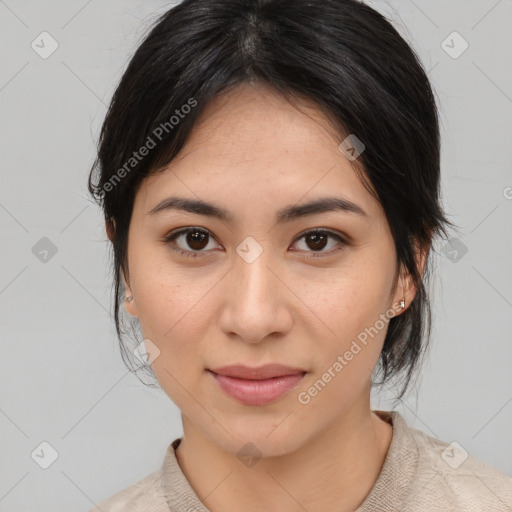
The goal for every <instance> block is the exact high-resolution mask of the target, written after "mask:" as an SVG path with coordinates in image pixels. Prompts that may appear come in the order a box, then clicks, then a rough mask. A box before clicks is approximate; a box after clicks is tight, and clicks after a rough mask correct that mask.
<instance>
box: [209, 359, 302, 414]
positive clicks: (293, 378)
mask: <svg viewBox="0 0 512 512" xmlns="http://www.w3.org/2000/svg"><path fill="white" fill-rule="evenodd" d="M208 371H209V373H210V374H211V375H212V376H213V377H214V378H215V380H216V381H217V382H218V384H219V385H220V387H221V389H222V390H223V391H224V392H225V393H226V394H227V395H229V396H231V397H232V398H234V399H236V400H238V401H239V402H241V403H243V404H245V405H265V404H268V403H271V402H274V401H276V400H278V399H279V398H281V397H282V396H283V395H285V394H286V393H288V392H289V391H290V390H291V389H293V388H294V387H295V386H296V385H297V384H298V383H299V381H300V380H301V379H302V378H303V377H304V375H305V374H306V372H305V371H304V370H298V369H296V368H290V367H286V366H283V365H266V366H263V367H260V368H248V367H246V366H240V365H239V366H229V367H223V368H217V369H215V370H208Z"/></svg>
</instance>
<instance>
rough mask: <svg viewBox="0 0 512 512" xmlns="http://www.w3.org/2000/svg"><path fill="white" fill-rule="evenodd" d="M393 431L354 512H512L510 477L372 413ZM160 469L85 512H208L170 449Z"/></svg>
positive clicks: (389, 416)
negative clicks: (375, 474)
mask: <svg viewBox="0 0 512 512" xmlns="http://www.w3.org/2000/svg"><path fill="white" fill-rule="evenodd" d="M375 412H376V413H377V414H379V416H380V417H381V418H383V419H385V420H387V421H388V422H389V423H390V424H391V425H392V426H393V437H392V440H391V444H390V446H389V450H388V453H387V455H386V459H385V460H384V464H383V466H382V469H381V472H380V474H379V476H378V478H377V481H376V482H375V484H374V486H373V487H372V489H371V491H370V493H369V494H368V495H367V496H366V498H365V500H364V502H363V503H362V504H361V506H360V507H359V508H358V509H357V511H355V512H399V511H404V512H454V511H474V512H505V511H508V512H510V511H512V478H510V477H508V476H507V475H505V474H504V473H501V472H500V471H498V470H496V469H494V468H493V467H491V466H489V465H487V464H485V463H483V462H481V461H479V460H478V459H475V458H473V457H471V456H469V457H467V454H466V452H464V451H463V450H462V449H461V448H459V447H458V446H457V445H454V444H453V443H452V444H451V445H449V444H448V443H445V442H443V441H440V440H438V439H435V438H433V437H430V436H428V435H426V434H425V433H423V432H421V431H420V430H416V429H414V428H411V427H409V426H408V425H407V424H406V423H405V421H404V419H403V417H402V416H401V415H400V414H399V413H398V412H397V411H391V412H386V411H375ZM180 441H181V438H178V439H175V440H174V441H173V442H172V443H171V444H170V445H169V448H168V449H167V453H166V455H165V459H164V463H163V465H162V467H161V468H160V469H159V470H158V471H155V472H154V473H151V474H150V475H148V476H147V477H145V478H143V479H142V480H140V481H138V482H137V483H135V484H133V485H131V486H130V487H128V488H126V489H124V490H122V491H120V492H118V493H117V494H115V495H114V496H112V497H111V498H109V499H108V500H106V501H103V502H102V503H100V504H99V505H98V506H97V508H94V509H92V510H90V511H89V512H121V511H123V512H209V510H208V508H206V507H205V505H203V503H202V502H201V500H200V499H199V498H198V496H197V495H196V494H195V492H194V490H193V489H192V487H191V486H190V484H189V482H188V480H187V479H186V477H185V475H184V473H183V472H182V470H181V468H180V466H179V464H178V462H177V459H176V455H175V452H174V450H175V449H176V448H177V447H178V445H179V443H180Z"/></svg>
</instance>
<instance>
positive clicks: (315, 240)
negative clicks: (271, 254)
mask: <svg viewBox="0 0 512 512" xmlns="http://www.w3.org/2000/svg"><path fill="white" fill-rule="evenodd" d="M212 239H213V236H212V234H211V233H210V232H209V231H207V230H205V229H203V228H199V227H191V228H186V229H180V230H178V231H174V232H171V233H169V234H168V235H167V236H166V237H164V239H163V241H164V242H165V243H167V244H170V245H171V249H172V250H173V251H176V252H177V253H178V254H181V255H182V256H187V257H192V258H196V257H199V256H207V254H205V253H206V250H208V249H212V247H210V248H209V247H208V246H209V245H210V242H211V241H212ZM302 239H304V242H305V243H304V245H305V246H306V248H305V249H304V250H305V252H311V253H312V254H310V255H308V256H306V258H318V257H323V256H330V255H331V254H333V253H336V252H338V251H340V250H342V249H343V247H344V246H346V245H348V242H347V241H346V240H345V239H344V238H343V237H342V236H340V235H339V234H337V233H336V232H334V231H331V230H329V229H314V230H311V231H307V232H306V233H303V234H302V235H300V236H299V237H298V238H297V239H296V241H295V243H297V242H299V241H300V240H302ZM329 239H331V240H335V241H336V242H337V245H338V246H337V247H335V248H334V250H330V251H323V249H325V247H327V246H328V245H329V243H328V240H329ZM180 245H181V247H180ZM334 246H336V244H334ZM308 248H309V249H312V250H311V251H309V250H308Z"/></svg>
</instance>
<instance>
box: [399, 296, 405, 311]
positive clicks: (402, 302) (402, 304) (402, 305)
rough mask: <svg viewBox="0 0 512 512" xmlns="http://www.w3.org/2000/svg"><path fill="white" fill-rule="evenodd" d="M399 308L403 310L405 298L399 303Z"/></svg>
mask: <svg viewBox="0 0 512 512" xmlns="http://www.w3.org/2000/svg"><path fill="white" fill-rule="evenodd" d="M400 307H401V308H402V309H404V308H405V297H404V298H403V299H402V300H401V301H400Z"/></svg>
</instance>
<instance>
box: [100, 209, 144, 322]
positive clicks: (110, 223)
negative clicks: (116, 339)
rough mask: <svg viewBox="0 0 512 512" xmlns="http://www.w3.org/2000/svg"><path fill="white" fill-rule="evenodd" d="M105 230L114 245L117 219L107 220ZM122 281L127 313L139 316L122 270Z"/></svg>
mask: <svg viewBox="0 0 512 512" xmlns="http://www.w3.org/2000/svg"><path fill="white" fill-rule="evenodd" d="M105 229H106V231H107V236H108V238H109V240H110V241H111V242H112V243H114V238H115V234H116V221H115V219H113V218H112V219H107V220H106V221H105ZM121 280H122V282H123V288H124V290H125V293H124V309H125V310H126V312H127V313H129V314H130V315H131V316H135V317H137V316H138V313H137V306H136V304H135V298H134V297H133V292H132V290H131V288H130V286H129V285H128V284H127V283H126V279H125V277H124V273H123V271H122V269H121ZM129 297H133V298H132V299H131V300H128V298H129Z"/></svg>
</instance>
